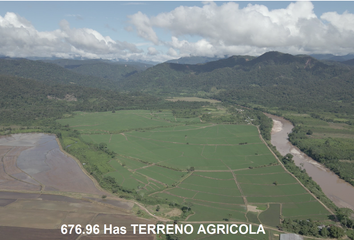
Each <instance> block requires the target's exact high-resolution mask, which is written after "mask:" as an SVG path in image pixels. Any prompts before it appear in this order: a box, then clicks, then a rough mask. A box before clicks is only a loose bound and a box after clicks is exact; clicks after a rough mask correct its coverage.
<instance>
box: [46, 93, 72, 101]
mask: <svg viewBox="0 0 354 240" xmlns="http://www.w3.org/2000/svg"><path fill="white" fill-rule="evenodd" d="M47 98H48V99H55V100H65V101H68V102H73V101H74V102H76V101H77V98H76V97H75V96H74V95H72V94H66V95H65V97H64V98H57V97H53V96H50V95H48V96H47Z"/></svg>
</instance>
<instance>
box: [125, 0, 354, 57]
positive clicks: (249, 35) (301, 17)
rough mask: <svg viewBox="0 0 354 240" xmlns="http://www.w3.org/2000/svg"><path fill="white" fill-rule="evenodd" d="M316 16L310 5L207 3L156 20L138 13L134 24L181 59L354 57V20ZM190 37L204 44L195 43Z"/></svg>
mask: <svg viewBox="0 0 354 240" xmlns="http://www.w3.org/2000/svg"><path fill="white" fill-rule="evenodd" d="M313 10H314V6H313V4H312V3H311V2H305V1H300V2H296V3H289V5H288V6H287V7H286V8H283V9H275V10H269V9H268V8H267V7H266V6H264V5H258V4H248V5H247V6H246V7H244V8H240V7H239V5H238V4H237V3H235V2H229V3H224V4H222V5H220V6H218V5H217V4H215V3H213V2H207V3H204V6H202V7H197V6H194V7H187V6H180V7H177V8H175V9H174V10H172V11H170V12H165V13H160V14H158V15H156V16H152V17H148V16H147V15H145V14H143V13H141V12H138V13H136V14H134V15H131V16H129V18H130V24H131V25H133V26H134V27H135V29H136V30H137V33H138V35H139V36H141V37H142V38H144V39H146V40H149V41H151V42H153V43H154V44H160V45H161V44H163V45H165V46H166V47H170V48H172V49H173V50H175V52H176V53H177V52H179V55H180V56H183V55H204V56H210V55H230V54H252V53H259V54H261V53H263V52H265V51H269V50H278V51H285V52H290V53H313V52H318V53H321V52H323V53H333V54H347V53H348V52H354V41H352V39H354V15H353V14H351V13H348V12H345V13H343V14H338V13H324V14H323V15H322V16H321V17H320V18H318V17H317V16H316V15H315V13H314V11H313ZM157 28H160V29H163V30H165V31H168V32H170V34H171V35H172V39H171V41H170V42H163V41H161V40H160V39H159V38H158V37H157V35H156V32H155V30H154V29H157ZM186 36H193V37H198V38H200V40H197V41H196V42H189V41H187V40H185V37H186ZM246 50H247V51H246ZM171 52H172V50H171V49H170V50H169V54H170V55H171Z"/></svg>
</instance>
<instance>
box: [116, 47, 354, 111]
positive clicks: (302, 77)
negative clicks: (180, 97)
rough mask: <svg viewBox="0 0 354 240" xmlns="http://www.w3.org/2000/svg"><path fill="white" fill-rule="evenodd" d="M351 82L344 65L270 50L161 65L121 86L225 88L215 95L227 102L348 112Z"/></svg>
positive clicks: (164, 89)
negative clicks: (252, 55)
mask: <svg viewBox="0 0 354 240" xmlns="http://www.w3.org/2000/svg"><path fill="white" fill-rule="evenodd" d="M353 78H354V75H353V70H351V69H350V68H349V67H346V66H341V65H328V64H325V63H323V62H320V61H318V60H316V59H314V58H312V57H310V56H307V55H298V56H293V55H290V54H283V53H279V52H268V53H265V54H263V55H262V56H259V57H257V58H254V57H249V56H233V57H230V58H227V59H222V60H219V61H215V62H209V63H206V64H202V65H187V64H173V63H163V64H159V65H157V66H154V67H152V68H149V69H147V70H146V71H144V72H142V73H139V74H135V75H133V76H131V77H129V78H127V79H125V80H123V81H122V82H121V86H122V89H126V90H144V91H147V92H158V93H165V94H177V93H180V92H187V93H188V92H189V93H191V94H193V93H196V92H197V91H203V92H207V93H211V92H213V91H214V92H215V89H217V90H224V91H222V92H220V91H219V92H220V93H219V94H218V95H216V97H217V98H218V99H220V100H224V101H227V100H232V101H236V100H237V101H238V102H239V103H255V104H261V105H265V106H276V107H285V106H286V107H290V108H293V109H296V108H299V107H300V108H302V107H304V108H305V107H320V108H322V109H324V108H328V107H329V106H330V105H333V108H337V106H341V107H340V109H338V111H347V110H348V109H350V108H353V106H352V102H353V101H354V99H353V97H352V96H354V92H353V90H352V89H354V79H353ZM334 103H335V104H334ZM309 104H310V105H309ZM344 109H345V110H344Z"/></svg>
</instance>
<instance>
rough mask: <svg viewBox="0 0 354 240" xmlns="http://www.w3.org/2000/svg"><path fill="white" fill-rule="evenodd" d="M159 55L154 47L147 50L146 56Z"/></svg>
mask: <svg viewBox="0 0 354 240" xmlns="http://www.w3.org/2000/svg"><path fill="white" fill-rule="evenodd" d="M158 53H159V51H157V50H156V48H154V47H149V48H148V54H149V55H157V54H158Z"/></svg>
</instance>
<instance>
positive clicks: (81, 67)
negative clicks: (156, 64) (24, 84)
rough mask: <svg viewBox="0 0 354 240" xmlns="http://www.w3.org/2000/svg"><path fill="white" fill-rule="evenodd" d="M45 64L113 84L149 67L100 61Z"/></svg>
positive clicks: (58, 61)
mask: <svg viewBox="0 0 354 240" xmlns="http://www.w3.org/2000/svg"><path fill="white" fill-rule="evenodd" d="M47 62H49V63H54V64H56V65H59V66H61V67H63V68H66V69H68V70H71V71H73V72H76V73H79V74H82V75H87V76H94V77H99V78H103V79H110V80H112V81H114V82H118V81H120V80H121V79H123V78H125V77H128V76H130V75H133V74H135V73H138V72H141V71H144V70H146V69H147V68H149V67H151V65H147V64H142V63H129V64H122V63H118V62H112V61H109V60H101V59H90V60H72V59H57V60H53V61H47Z"/></svg>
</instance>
